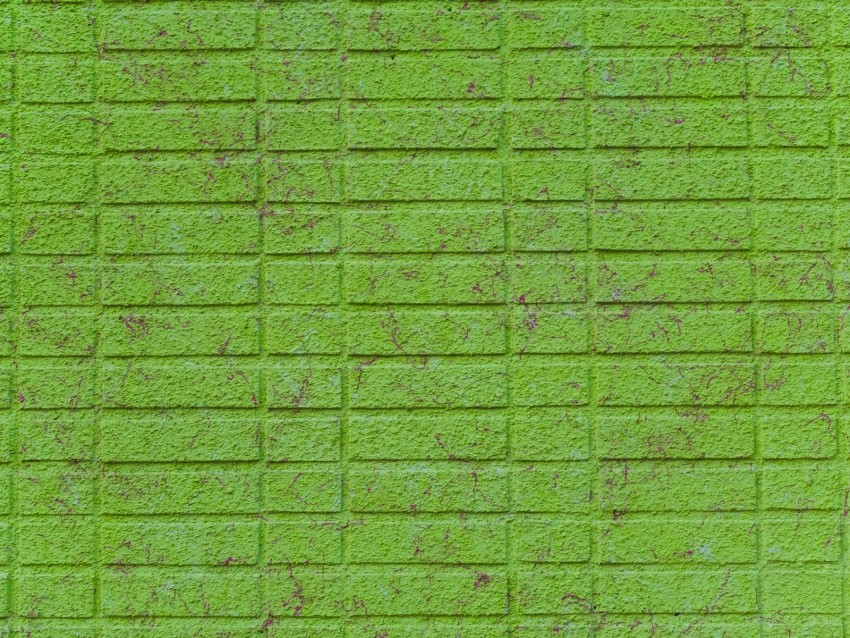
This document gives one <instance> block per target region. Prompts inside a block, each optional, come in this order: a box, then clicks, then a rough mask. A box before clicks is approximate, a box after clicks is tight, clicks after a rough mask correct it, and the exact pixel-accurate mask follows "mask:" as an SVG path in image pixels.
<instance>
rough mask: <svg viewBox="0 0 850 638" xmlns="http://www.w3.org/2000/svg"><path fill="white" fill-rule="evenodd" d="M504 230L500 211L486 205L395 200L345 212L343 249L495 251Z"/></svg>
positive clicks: (364, 251)
mask: <svg viewBox="0 0 850 638" xmlns="http://www.w3.org/2000/svg"><path fill="white" fill-rule="evenodd" d="M453 208H454V207H453ZM504 235H505V231H504V218H503V214H502V211H500V210H499V209H498V208H497V207H495V206H490V205H486V204H485V205H484V207H481V206H474V205H468V204H464V205H463V206H460V207H457V210H450V211H447V210H422V209H418V208H409V209H406V208H405V207H404V206H403V205H400V206H395V205H394V206H388V207H386V208H383V209H379V210H368V211H366V210H363V211H360V210H354V211H352V212H351V213H350V214H348V215H346V239H347V244H346V248H347V250H348V251H349V252H352V253H370V254H373V253H450V252H458V253H463V252H472V253H477V252H486V251H496V250H501V249H502V248H503V247H504Z"/></svg>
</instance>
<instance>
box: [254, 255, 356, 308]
mask: <svg viewBox="0 0 850 638" xmlns="http://www.w3.org/2000/svg"><path fill="white" fill-rule="evenodd" d="M339 270H340V268H339V264H337V263H335V262H321V261H313V260H310V261H277V262H267V263H266V267H265V272H264V273H263V275H264V281H265V286H266V290H265V292H266V294H267V297H268V301H269V302H270V303H275V304H285V303H302V304H305V303H306V304H311V305H313V304H333V303H338V302H339V294H340V293H339Z"/></svg>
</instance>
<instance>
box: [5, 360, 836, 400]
mask: <svg viewBox="0 0 850 638" xmlns="http://www.w3.org/2000/svg"><path fill="white" fill-rule="evenodd" d="M594 368H595V385H596V390H595V394H594V395H593V396H592V395H591V391H590V378H591V375H590V372H591V366H590V365H588V364H586V363H583V362H574V361H568V362H565V361H563V360H558V359H555V360H542V361H541V360H539V359H530V360H528V362H526V363H523V364H522V365H520V366H515V367H514V369H513V370H512V372H511V379H510V384H509V383H508V379H507V372H508V366H507V364H506V362H504V361H503V360H501V358H500V359H499V360H490V361H487V362H484V363H481V362H478V363H460V362H457V361H448V362H447V361H445V360H443V359H438V358H430V359H426V360H424V361H423V360H421V359H415V360H413V361H405V362H399V361H398V358H395V357H393V358H388V359H378V358H377V357H373V358H371V359H365V360H363V361H361V362H359V363H357V364H356V365H354V364H352V366H351V368H350V369H348V370H347V371H343V370H342V369H341V366H340V365H339V363H334V362H330V363H329V362H325V361H309V360H304V359H301V360H299V361H295V360H292V359H290V358H286V359H280V360H276V361H275V360H272V361H269V362H268V369H267V370H265V375H264V377H265V391H264V392H261V384H260V377H261V374H260V366H259V362H258V361H252V360H247V361H246V360H237V361H236V362H231V363H219V362H218V361H212V362H210V361H209V360H205V361H203V362H200V361H187V360H177V361H167V360H164V359H158V358H155V359H147V358H146V359H133V360H130V359H119V360H109V361H106V362H103V363H101V364H99V365H97V364H96V363H95V362H94V361H90V360H85V359H83V360H81V361H74V360H72V359H35V360H30V362H28V363H26V364H25V365H23V366H21V367H20V369H19V370H17V371H16V374H17V381H16V384H15V387H14V395H15V396H14V400H15V401H16V402H17V403H19V404H20V405H21V406H22V407H23V408H24V409H50V408H73V407H78V408H83V407H92V406H93V405H95V404H102V405H103V406H104V407H107V408H189V407H195V408H200V407H207V408H257V407H259V406H260V404H261V403H262V400H263V399H265V404H264V405H266V406H267V407H270V408H281V409H286V408H289V409H304V408H340V407H342V405H343V403H344V400H343V399H344V395H345V394H346V393H344V392H343V377H346V379H347V384H348V387H349V390H348V392H347V399H348V404H349V405H350V406H351V407H352V408H375V409H387V408H442V409H450V408H499V407H506V406H508V405H510V404H512V405H516V406H519V407H535V406H539V407H546V406H552V407H557V406H580V405H588V404H591V403H592V404H594V405H599V406H615V407H616V406H749V405H756V404H761V405H767V406H794V405H799V406H832V405H838V404H841V403H842V402H843V401H844V400H845V396H847V389H842V386H846V385H847V380H848V378H850V377H848V369H847V368H846V367H844V368H842V367H839V366H837V365H836V364H835V363H834V362H833V361H832V360H831V358H830V359H828V360H826V361H824V360H820V361H818V362H817V363H811V362H808V361H805V362H800V361H785V360H782V359H778V360H773V361H766V362H763V363H762V364H761V365H760V366H757V365H756V364H755V363H754V362H752V361H751V362H743V361H734V362H707V363H706V362H692V361H677V360H672V361H671V360H658V359H649V360H645V361H641V362H637V361H634V360H621V361H618V362H605V363H597V364H596V365H595V366H594ZM757 368H759V374H758V375H757V374H756V370H757ZM839 370H842V371H841V372H840V373H839ZM9 373H10V371H9V369H8V368H6V367H5V366H3V368H2V369H0V389H2V388H8V387H9V385H8V384H9ZM97 377H99V379H100V386H101V388H100V391H99V392H98V391H96V390H95V378H97ZM509 385H510V386H511V387H512V388H513V391H512V393H511V394H510V395H509V392H508V387H509ZM11 401H12V397H10V396H9V395H8V394H6V393H5V392H0V406H8V405H9V404H10V402H11Z"/></svg>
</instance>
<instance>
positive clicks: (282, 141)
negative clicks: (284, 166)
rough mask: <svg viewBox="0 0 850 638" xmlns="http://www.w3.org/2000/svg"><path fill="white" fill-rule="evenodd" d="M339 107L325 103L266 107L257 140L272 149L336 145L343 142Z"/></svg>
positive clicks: (316, 148) (314, 148) (299, 149)
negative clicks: (264, 117)
mask: <svg viewBox="0 0 850 638" xmlns="http://www.w3.org/2000/svg"><path fill="white" fill-rule="evenodd" d="M343 134H344V131H343V127H342V117H341V115H340V111H339V109H338V108H336V107H328V106H327V105H325V104H324V103H321V102H318V103H313V102H304V103H302V104H299V105H298V106H291V107H290V106H286V107H284V106H273V107H270V108H269V109H268V113H267V116H266V121H265V124H264V129H263V130H262V131H261V135H260V141H264V142H265V144H266V147H267V148H268V149H270V150H273V151H289V150H296V151H308V150H332V149H337V148H338V147H340V146H341V145H342V143H343Z"/></svg>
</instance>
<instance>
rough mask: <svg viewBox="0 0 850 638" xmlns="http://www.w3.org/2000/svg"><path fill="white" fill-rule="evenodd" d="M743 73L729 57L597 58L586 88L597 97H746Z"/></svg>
mask: <svg viewBox="0 0 850 638" xmlns="http://www.w3.org/2000/svg"><path fill="white" fill-rule="evenodd" d="M744 70H745V65H744V61H743V60H741V59H739V58H733V57H716V58H712V57H699V56H698V55H693V54H691V55H688V54H685V55H681V56H671V57H669V58H658V57H626V58H615V57H611V58H603V57H600V58H596V59H594V62H593V69H592V72H591V74H590V78H591V83H590V85H589V86H590V90H591V91H592V93H593V94H594V95H596V96H598V97H628V98H635V97H664V98H670V97H705V98H708V97H737V96H743V95H745V94H746V89H747V84H746V76H745V72H744Z"/></svg>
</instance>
